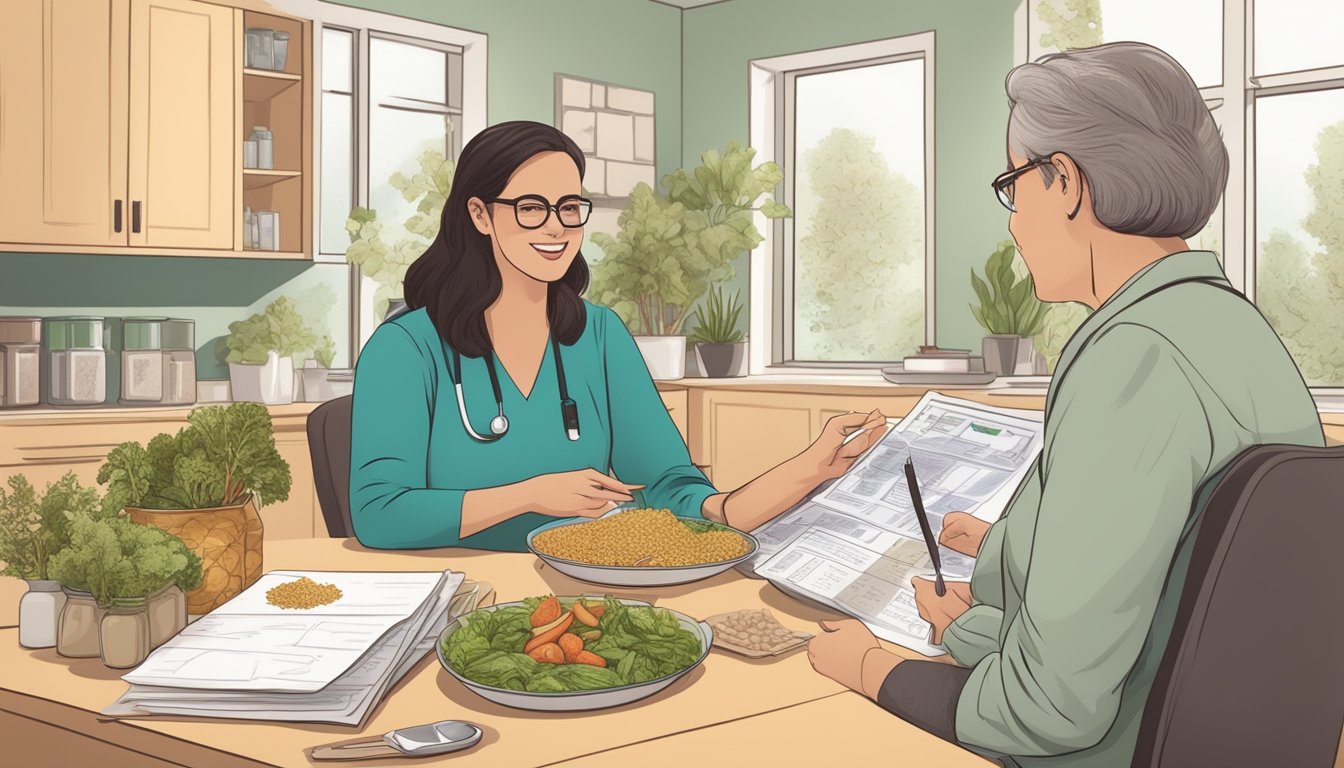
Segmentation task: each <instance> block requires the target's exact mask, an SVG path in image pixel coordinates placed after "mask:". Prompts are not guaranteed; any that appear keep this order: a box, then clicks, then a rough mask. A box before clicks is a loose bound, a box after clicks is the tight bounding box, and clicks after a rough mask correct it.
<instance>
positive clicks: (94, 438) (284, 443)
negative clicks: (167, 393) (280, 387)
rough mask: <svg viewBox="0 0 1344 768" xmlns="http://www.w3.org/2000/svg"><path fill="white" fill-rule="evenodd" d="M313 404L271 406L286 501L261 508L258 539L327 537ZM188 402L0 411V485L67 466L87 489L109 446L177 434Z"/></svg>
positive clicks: (42, 484)
mask: <svg viewBox="0 0 1344 768" xmlns="http://www.w3.org/2000/svg"><path fill="white" fill-rule="evenodd" d="M314 406H315V404H314V403H294V404H292V405H281V406H271V408H270V410H271V426H272V430H273V432H274V434H275V447H276V450H277V451H279V453H280V457H281V458H283V459H284V460H285V461H286V462H288V464H289V472H290V477H291V485H290V491H289V498H288V499H287V500H286V501H281V502H276V503H274V504H268V505H266V506H264V507H262V508H261V519H262V523H263V525H264V526H265V537H266V539H267V540H273V539H297V538H310V537H312V536H326V535H327V530H326V526H325V524H324V523H323V522H322V511H321V509H320V508H319V507H318V505H317V490H316V487H315V486H314V484H313V465H312V459H311V458H310V457H309V454H308V437H307V431H306V425H307V420H308V412H309V411H310V410H312V408H313V407H314ZM190 412H191V409H190V408H166V409H157V408H154V409H147V408H146V409H128V408H127V409H97V410H94V409H90V410H87V411H75V410H72V411H64V412H51V411H47V412H14V413H13V414H6V413H4V412H0V483H7V482H8V479H9V476H10V475H15V474H22V475H23V476H24V477H26V478H27V479H28V481H29V482H30V483H32V484H33V486H34V487H36V488H37V489H38V490H39V492H40V491H42V490H43V489H45V488H46V485H47V483H51V482H55V481H56V480H58V479H60V478H61V476H63V475H64V474H65V473H66V472H71V471H73V472H74V473H75V476H76V477H78V478H79V482H80V483H81V484H83V485H84V486H86V487H98V488H99V492H100V493H101V492H102V491H103V490H105V489H103V488H101V487H100V486H98V485H97V477H98V468H99V467H101V466H102V465H103V461H104V460H105V459H106V457H107V453H108V451H111V450H112V449H113V448H114V447H116V446H117V445H119V444H121V443H123V442H126V441H127V440H133V441H135V442H138V443H140V444H142V445H144V444H146V443H148V442H149V440H150V438H152V437H154V436H155V435H157V434H159V433H161V432H168V433H176V432H177V431H178V430H179V429H181V428H183V427H185V426H186V425H187V414H188V413H190Z"/></svg>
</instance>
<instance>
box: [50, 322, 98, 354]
mask: <svg viewBox="0 0 1344 768" xmlns="http://www.w3.org/2000/svg"><path fill="white" fill-rule="evenodd" d="M45 325H46V330H47V349H49V350H53V351H57V352H59V351H62V350H66V349H102V348H103V327H104V318H101V317H49V318H47V320H46V323H45Z"/></svg>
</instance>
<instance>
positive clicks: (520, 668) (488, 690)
mask: <svg viewBox="0 0 1344 768" xmlns="http://www.w3.org/2000/svg"><path fill="white" fill-rule="evenodd" d="M713 641H714V632H713V630H712V629H710V627H709V625H708V624H706V623H704V622H701V621H696V620H695V619H693V618H691V617H690V616H687V615H685V614H683V613H679V612H677V611H673V610H669V609H667V608H659V607H655V606H653V605H651V604H649V603H646V602H642V601H639V600H624V599H618V598H615V597H612V596H611V595H606V596H604V597H593V596H584V597H557V596H555V595H547V596H544V597H532V598H528V599H526V600H520V601H517V602H512V603H502V604H499V605H492V606H489V607H486V608H481V609H479V610H476V611H473V612H471V613H469V614H466V615H465V616H461V617H459V618H457V619H455V620H454V621H452V622H451V623H449V624H448V626H447V627H446V628H445V629H444V630H443V633H442V634H441V635H439V642H438V643H437V645H436V650H437V652H438V656H439V663H440V664H442V665H443V668H444V669H445V670H447V671H448V674H450V675H452V676H453V677H455V678H457V679H458V680H459V681H460V682H461V683H462V684H463V685H465V686H466V687H467V688H468V689H470V690H471V691H472V692H473V693H475V694H477V695H478V696H481V697H483V698H485V699H489V700H490V701H493V702H495V703H496V704H503V705H504V706H506V707H515V708H518V709H530V710H540V711H547V712H572V711H578V710H588V709H605V708H608V707H618V706H621V705H623V704H629V703H630V702H633V701H639V700H640V699H643V698H647V697H649V696H652V695H653V694H655V693H657V692H659V691H661V690H663V689H664V688H666V687H668V686H669V685H671V684H672V683H674V682H676V680H677V679H679V678H680V677H682V676H683V675H685V674H686V673H687V672H690V671H691V670H692V669H695V668H696V667H697V666H699V665H700V664H701V662H703V661H704V660H705V656H707V655H709V647H710V645H711V644H712V643H713Z"/></svg>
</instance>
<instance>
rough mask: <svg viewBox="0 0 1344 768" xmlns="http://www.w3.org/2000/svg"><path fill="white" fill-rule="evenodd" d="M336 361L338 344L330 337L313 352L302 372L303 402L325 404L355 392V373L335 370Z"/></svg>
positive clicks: (347, 370) (324, 339)
mask: <svg viewBox="0 0 1344 768" xmlns="http://www.w3.org/2000/svg"><path fill="white" fill-rule="evenodd" d="M335 359H336V343H335V342H334V341H332V340H331V337H330V336H323V337H322V341H320V342H319V343H318V345H317V348H316V349H314V350H313V356H312V358H310V359H309V360H308V361H307V362H306V363H305V364H304V367H303V370H302V371H301V372H300V373H302V375H303V400H304V402H308V403H323V402H326V401H327V400H333V399H335V398H338V397H340V396H342V395H348V394H351V392H352V391H353V390H354V372H353V371H351V370H350V369H348V368H346V369H340V370H338V369H335V368H332V367H331V363H332V361H333V360H335Z"/></svg>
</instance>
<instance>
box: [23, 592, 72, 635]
mask: <svg viewBox="0 0 1344 768" xmlns="http://www.w3.org/2000/svg"><path fill="white" fill-rule="evenodd" d="M64 607H65V593H64V592H62V591H61V584H60V582H57V581H52V580H50V579H32V580H29V582H28V591H27V592H24V593H23V597H21V598H19V645H21V646H23V647H24V648H51V647H52V646H54V645H56V626H57V624H59V623H60V618H61V609H63V608H64Z"/></svg>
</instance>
